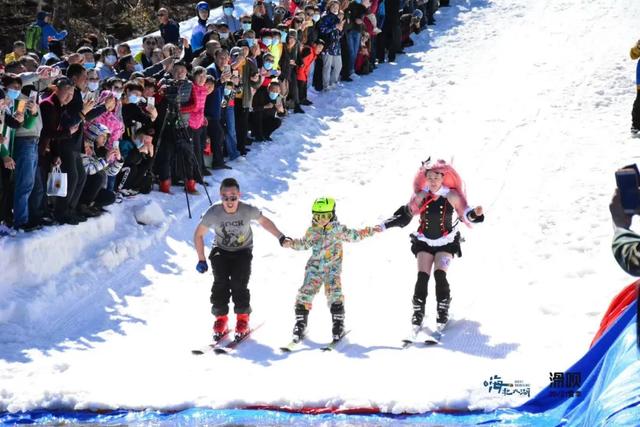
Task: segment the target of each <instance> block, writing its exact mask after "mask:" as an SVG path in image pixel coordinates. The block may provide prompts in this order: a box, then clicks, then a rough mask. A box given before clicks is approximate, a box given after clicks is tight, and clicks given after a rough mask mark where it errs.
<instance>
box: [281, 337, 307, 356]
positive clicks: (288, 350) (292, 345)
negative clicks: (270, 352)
mask: <svg viewBox="0 0 640 427" xmlns="http://www.w3.org/2000/svg"><path fill="white" fill-rule="evenodd" d="M300 344H302V340H300V339H292V340H291V342H290V343H289V344H287V345H285V346H283V347H280V351H281V352H283V353H291V352H292V351H293V350H295V349H296V348H298V346H299V345H300Z"/></svg>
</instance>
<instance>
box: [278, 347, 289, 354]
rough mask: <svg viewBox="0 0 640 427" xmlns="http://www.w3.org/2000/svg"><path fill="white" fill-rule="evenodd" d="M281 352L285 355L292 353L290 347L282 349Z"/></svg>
mask: <svg viewBox="0 0 640 427" xmlns="http://www.w3.org/2000/svg"><path fill="white" fill-rule="evenodd" d="M280 351H281V352H283V353H291V349H290V348H289V347H280Z"/></svg>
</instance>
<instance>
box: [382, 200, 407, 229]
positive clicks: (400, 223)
mask: <svg viewBox="0 0 640 427" xmlns="http://www.w3.org/2000/svg"><path fill="white" fill-rule="evenodd" d="M411 219H413V216H412V215H411V212H409V207H408V206H407V205H402V206H400V207H399V208H398V209H397V210H396V211H395V212H394V213H393V216H392V217H391V218H389V219H386V220H385V221H384V222H383V224H384V226H385V228H390V227H406V226H407V225H408V224H409V223H410V222H411Z"/></svg>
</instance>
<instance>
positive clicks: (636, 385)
mask: <svg viewBox="0 0 640 427" xmlns="http://www.w3.org/2000/svg"><path fill="white" fill-rule="evenodd" d="M637 304H638V303H637V301H635V302H634V303H633V304H631V305H630V306H629V307H628V308H627V309H626V310H625V311H624V312H623V313H622V314H621V315H620V317H619V318H618V320H617V321H616V322H615V323H614V324H613V325H612V326H611V327H610V328H609V330H608V331H607V332H605V333H604V334H603V335H602V337H601V338H600V340H598V342H597V343H596V344H595V345H594V346H593V347H592V348H591V349H590V350H589V351H588V352H587V353H586V354H585V355H584V357H582V359H580V360H579V361H578V362H577V363H576V364H574V365H573V366H571V367H570V368H569V369H567V371H566V372H565V373H563V374H564V375H565V377H566V378H569V377H570V376H573V378H574V379H575V374H576V373H579V379H580V384H579V385H577V384H575V383H573V384H569V386H568V387H557V385H558V384H554V385H556V386H553V387H552V386H551V385H550V386H549V387H547V388H545V389H544V390H542V391H541V392H540V393H538V395H537V396H535V397H533V398H532V399H531V400H530V401H528V402H527V403H525V404H524V405H522V406H520V407H519V408H515V409H503V410H497V411H494V412H491V413H466V414H455V415H452V414H439V413H430V414H422V415H335V414H323V415H302V414H290V413H286V412H276V411H264V410H240V409H238V410H212V409H205V408H191V409H187V410H184V411H181V412H176V413H162V412H158V411H137V412H136V411H125V410H121V411H112V412H108V413H95V412H88V411H86V412H83V411H43V410H38V411H31V412H28V413H19V414H10V413H0V424H2V425H16V424H38V425H51V424H58V423H74V424H101V425H123V424H127V425H156V426H175V425H181V426H201V425H209V426H216V425H230V424H231V425H246V426H262V425H285V426H286V425H290V426H317V425H323V426H327V425H331V426H370V425H376V426H396V425H423V426H428V425H441V426H442V425H444V426H452V425H456V426H460V425H482V426H487V425H498V424H499V425H520V426H521V425H527V426H589V427H590V426H603V425H611V426H616V427H619V426H634V427H635V426H639V425H640V351H639V349H638V346H637V336H636V321H637ZM576 393H579V396H575V394H576Z"/></svg>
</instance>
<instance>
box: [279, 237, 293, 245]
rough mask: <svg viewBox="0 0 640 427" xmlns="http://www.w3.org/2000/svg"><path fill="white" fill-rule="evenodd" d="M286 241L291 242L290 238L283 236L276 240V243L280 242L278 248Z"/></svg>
mask: <svg viewBox="0 0 640 427" xmlns="http://www.w3.org/2000/svg"><path fill="white" fill-rule="evenodd" d="M287 240H289V241H292V239H291V237H287V236H285V235H284V234H283V235H282V236H280V237H279V238H278V242H280V246H283V245H284V242H286V241H287Z"/></svg>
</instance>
